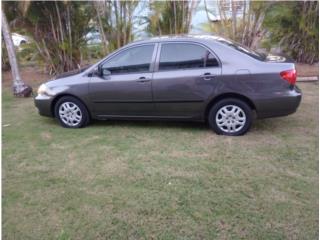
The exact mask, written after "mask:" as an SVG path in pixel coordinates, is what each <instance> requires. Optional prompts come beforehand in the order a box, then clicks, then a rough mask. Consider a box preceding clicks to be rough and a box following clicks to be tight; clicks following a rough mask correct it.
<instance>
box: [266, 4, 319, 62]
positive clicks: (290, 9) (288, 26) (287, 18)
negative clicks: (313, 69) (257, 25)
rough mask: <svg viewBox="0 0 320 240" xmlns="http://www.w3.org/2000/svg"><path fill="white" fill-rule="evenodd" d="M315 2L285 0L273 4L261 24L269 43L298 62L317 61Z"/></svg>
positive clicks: (317, 42) (317, 32) (317, 21)
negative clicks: (267, 34)
mask: <svg viewBox="0 0 320 240" xmlns="http://www.w3.org/2000/svg"><path fill="white" fill-rule="evenodd" d="M318 11H319V2H318V1H297V2H294V1H288V2H279V3H277V4H274V5H273V6H272V8H271V9H270V10H269V11H268V13H267V15H266V19H265V22H264V26H265V27H266V28H267V29H268V31H269V32H270V33H271V34H270V39H271V42H272V43H274V44H276V43H279V45H280V47H281V48H282V49H283V50H284V51H285V52H286V53H288V54H289V55H291V56H292V57H293V58H294V59H295V60H297V61H298V62H305V63H314V62H317V61H319V56H318V53H319V20H318V19H319V13H318Z"/></svg>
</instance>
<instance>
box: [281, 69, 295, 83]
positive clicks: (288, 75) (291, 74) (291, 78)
mask: <svg viewBox="0 0 320 240" xmlns="http://www.w3.org/2000/svg"><path fill="white" fill-rule="evenodd" d="M280 76H281V77H282V78H283V79H284V80H287V81H288V82H289V83H290V84H291V85H294V84H295V83H296V81H297V73H296V70H295V69H291V70H286V71H283V72H281V73H280Z"/></svg>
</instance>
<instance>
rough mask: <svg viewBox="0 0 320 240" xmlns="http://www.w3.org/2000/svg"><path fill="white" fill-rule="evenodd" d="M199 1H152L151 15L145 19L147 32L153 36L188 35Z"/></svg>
mask: <svg viewBox="0 0 320 240" xmlns="http://www.w3.org/2000/svg"><path fill="white" fill-rule="evenodd" d="M198 3H199V1H195V0H192V1H151V2H150V4H149V7H150V14H149V16H148V17H146V18H145V20H146V22H147V28H146V31H147V32H148V33H150V34H151V35H160V36H161V35H168V34H181V33H188V32H189V30H190V25H191V19H192V14H193V12H194V11H195V9H196V7H197V5H198Z"/></svg>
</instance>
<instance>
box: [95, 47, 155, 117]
mask: <svg viewBox="0 0 320 240" xmlns="http://www.w3.org/2000/svg"><path fill="white" fill-rule="evenodd" d="M154 54H155V44H145V45H139V46H134V47H130V48H128V49H124V50H122V51H120V52H119V53H118V54H116V55H115V56H113V57H111V59H107V60H106V61H105V62H104V63H102V68H103V69H108V70H109V72H110V73H111V74H110V75H107V76H92V78H91V81H90V83H89V94H90V99H91V101H92V103H93V106H94V113H95V115H97V116H99V117H106V118H107V117H108V116H109V117H122V116H133V117H134V116H143V115H150V114H151V113H152V112H153V111H154V105H153V102H152V88H151V84H152V81H151V80H152V71H151V70H152V69H151V62H152V58H153V57H154Z"/></svg>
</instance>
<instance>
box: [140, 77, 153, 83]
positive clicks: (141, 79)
mask: <svg viewBox="0 0 320 240" xmlns="http://www.w3.org/2000/svg"><path fill="white" fill-rule="evenodd" d="M150 81H151V79H150V78H146V77H139V79H138V80H137V82H140V83H145V82H150Z"/></svg>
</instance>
